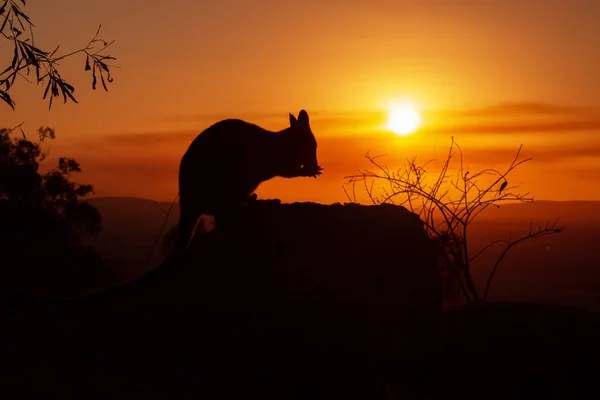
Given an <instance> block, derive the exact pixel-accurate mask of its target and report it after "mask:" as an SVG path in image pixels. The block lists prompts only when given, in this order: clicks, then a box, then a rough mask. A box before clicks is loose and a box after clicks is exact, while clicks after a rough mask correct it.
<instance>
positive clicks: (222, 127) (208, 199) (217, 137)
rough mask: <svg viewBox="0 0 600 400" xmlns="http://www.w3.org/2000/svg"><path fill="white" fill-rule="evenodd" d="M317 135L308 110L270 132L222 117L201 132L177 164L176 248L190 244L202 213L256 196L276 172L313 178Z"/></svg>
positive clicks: (237, 204) (238, 204)
mask: <svg viewBox="0 0 600 400" xmlns="http://www.w3.org/2000/svg"><path fill="white" fill-rule="evenodd" d="M321 171H322V168H321V167H320V166H319V165H318V162H317V140H316V139H315V136H314V134H313V132H312V130H311V128H310V122H309V117H308V113H307V112H306V110H301V111H300V113H299V114H298V118H297V119H296V117H295V116H294V115H292V114H291V113H290V126H289V127H287V128H285V129H283V130H281V131H277V132H275V131H269V130H266V129H264V128H262V127H260V126H258V125H256V124H253V123H250V122H246V121H243V120H240V119H225V120H222V121H219V122H216V123H215V124H213V125H211V126H210V127H208V128H207V129H205V130H204V131H202V132H201V133H200V134H199V135H198V136H197V137H196V138H195V139H194V140H193V141H192V143H191V144H190V146H189V148H188V149H187V151H186V152H185V154H184V155H183V157H182V159H181V163H180V166H179V205H180V215H179V234H178V239H177V242H176V248H177V249H181V248H188V246H189V244H190V241H191V239H192V237H193V233H194V228H195V225H196V223H197V221H198V219H199V218H200V216H201V215H202V214H205V215H212V216H213V217H214V218H215V222H216V223H217V225H218V221H219V217H220V216H222V215H223V214H227V213H229V212H233V211H234V210H236V209H239V208H240V207H242V206H243V205H244V204H245V203H246V202H247V201H249V200H253V199H256V195H253V196H251V195H252V193H253V192H254V191H255V190H256V189H257V188H258V186H259V185H260V184H261V183H262V182H265V181H267V180H269V179H271V178H274V177H276V176H280V177H284V178H295V177H314V178H316V177H317V175H320V174H321Z"/></svg>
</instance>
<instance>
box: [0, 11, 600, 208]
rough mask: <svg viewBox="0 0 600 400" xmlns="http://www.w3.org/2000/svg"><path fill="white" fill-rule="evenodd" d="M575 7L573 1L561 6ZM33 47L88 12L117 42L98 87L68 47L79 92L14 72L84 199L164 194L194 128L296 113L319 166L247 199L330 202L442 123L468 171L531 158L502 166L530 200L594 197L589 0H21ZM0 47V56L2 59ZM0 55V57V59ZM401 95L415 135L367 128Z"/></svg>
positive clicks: (433, 145) (85, 32) (594, 65)
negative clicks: (78, 168)
mask: <svg viewBox="0 0 600 400" xmlns="http://www.w3.org/2000/svg"><path fill="white" fill-rule="evenodd" d="M575 4H576V5H575ZM25 9H26V10H27V11H28V13H29V14H30V16H31V18H32V20H33V22H34V23H35V25H36V30H35V34H36V44H37V45H38V46H40V47H42V48H48V49H50V48H53V47H54V46H55V45H56V44H59V43H60V45H61V49H62V50H63V51H68V50H72V49H76V48H79V47H81V46H83V45H85V44H86V43H87V40H88V39H89V38H91V36H93V34H94V32H95V30H96V28H97V25H98V24H100V23H101V24H102V25H103V37H105V38H106V39H115V40H116V42H115V44H114V45H113V46H114V47H113V48H112V50H111V52H110V54H112V55H114V56H116V57H117V63H118V64H119V65H120V66H121V68H119V69H115V70H114V77H115V81H114V83H113V84H112V85H110V87H109V92H108V93H105V92H102V91H95V92H94V91H92V90H91V87H90V82H91V79H90V76H89V75H88V74H86V73H84V71H83V64H84V59H83V58H79V59H76V58H74V59H71V60H69V61H65V62H64V63H63V64H62V68H63V69H62V75H63V77H64V78H66V79H67V80H68V81H69V82H70V83H71V84H73V85H74V86H75V87H76V92H75V95H76V97H77V99H78V100H79V102H80V104H72V103H69V104H66V105H65V104H62V103H60V102H57V103H55V105H54V106H53V108H52V110H51V111H48V110H47V102H46V101H43V100H42V99H41V97H42V94H43V89H42V88H41V87H36V86H35V85H33V84H28V83H27V82H25V81H24V80H21V81H20V82H19V83H18V84H17V86H15V88H14V89H13V90H12V92H11V93H12V96H13V98H14V100H15V101H16V103H17V106H16V107H17V109H16V111H12V110H11V109H10V108H9V107H7V106H5V105H4V106H3V105H2V104H0V120H1V121H2V124H3V126H7V127H10V126H14V125H16V124H18V123H20V122H22V121H25V126H24V127H25V129H26V130H29V131H31V132H33V131H34V130H35V129H36V128H37V127H38V126H40V125H49V126H52V127H54V128H56V130H57V139H56V140H55V141H54V142H53V143H52V150H51V151H52V152H51V154H52V155H55V156H58V155H65V156H70V157H74V158H76V159H77V160H78V161H80V162H81V164H82V168H83V170H84V172H83V173H82V174H81V175H80V176H79V177H78V179H80V180H81V181H84V182H88V183H92V184H94V185H95V187H96V192H97V194H98V195H101V196H106V195H119V196H137V197H149V198H154V199H157V200H167V201H168V200H172V199H173V198H174V197H175V195H176V192H177V187H176V177H177V167H178V161H179V158H180V157H181V155H182V154H183V152H184V151H185V149H186V147H187V146H188V144H189V143H190V141H191V140H192V139H193V137H194V136H195V135H196V134H197V133H199V132H200V131H201V130H202V129H204V128H206V127H208V126H209V125H210V124H211V123H213V122H216V121H217V120H218V119H221V118H227V117H238V118H244V119H247V120H249V121H251V122H255V123H258V124H261V125H263V126H264V127H266V128H270V129H282V128H284V127H285V126H286V124H287V122H288V119H287V113H288V112H293V113H295V114H297V113H298V111H299V110H300V109H302V108H305V109H307V110H308V111H309V114H310V115H311V120H312V126H313V131H314V132H315V135H316V137H317V140H318V142H319V161H320V164H321V165H322V166H323V168H324V175H323V176H322V177H320V178H319V179H318V180H316V181H315V180H314V179H307V178H304V179H294V180H283V179H276V180H274V181H272V182H268V183H266V184H264V185H263V186H261V188H260V190H259V195H262V196H268V197H279V198H281V199H283V200H284V201H294V200H300V201H302V200H311V201H322V202H334V201H338V200H340V201H344V200H345V196H344V193H343V191H342V185H343V176H344V175H348V174H353V173H355V172H356V168H357V166H362V167H366V166H367V163H366V162H365V159H364V155H365V153H366V152H367V151H368V150H371V152H372V153H374V154H379V153H387V154H389V155H388V157H387V158H386V160H387V161H386V162H388V164H389V165H390V166H393V165H397V163H398V161H399V160H400V161H402V160H404V159H406V158H410V157H412V156H414V155H418V156H419V158H420V159H421V160H423V161H426V160H428V159H430V158H441V157H444V156H445V153H446V149H447V147H448V145H449V143H450V136H452V135H454V136H455V138H456V140H457V141H458V142H459V143H460V144H461V145H462V146H463V148H464V150H465V153H466V154H465V157H466V162H467V164H468V165H471V166H472V167H473V168H483V167H488V166H489V167H498V166H502V165H506V163H509V162H510V161H511V159H512V157H513V155H514V152H515V151H516V149H517V148H518V146H519V145H520V144H523V145H524V156H532V157H533V161H531V162H530V163H528V164H526V165H524V166H523V167H522V169H521V171H520V172H519V171H517V173H516V174H515V175H514V179H515V180H517V181H522V182H523V188H524V190H526V191H530V192H532V194H534V195H535V196H536V198H539V199H551V200H567V199H596V200H600V189H598V187H600V185H598V183H599V182H598V181H599V180H600V178H599V176H600V165H599V162H598V161H600V137H599V134H600V100H599V99H598V95H597V94H598V93H600V76H599V75H598V71H600V24H598V23H597V21H598V16H599V15H600V2H598V1H595V0H580V1H577V2H573V1H570V0H568V1H567V0H564V1H563V0H553V1H546V0H528V1H520V0H519V1H513V0H503V1H466V0H464V1H451V2H450V1H443V2H442V1H427V0H422V1H419V2H414V1H402V0H395V1H352V0H344V1H341V0H328V1H325V0H322V1H316V0H308V1H307V0H304V1H285V0H272V1H266V0H247V1H242V0H237V1H232V0H219V1H210V2H209V1H183V0H178V1H177V0H173V1H169V2H166V1H162V0H161V1H158V0H143V1H142V0H128V1H123V0H118V1H117V0H104V1H102V2H84V1H80V0H56V1H52V2H31V3H30V2H28V6H27V7H26V8H25ZM11 57H12V53H11V50H10V46H8V45H7V44H6V43H2V47H0V63H1V65H6V64H7V63H8V62H10V59H11ZM2 69H4V68H2ZM403 97H408V98H410V99H412V100H413V101H414V102H415V103H416V104H417V105H418V107H419V108H421V109H422V110H423V112H424V115H423V120H424V123H425V126H424V127H423V129H422V130H421V131H420V132H419V133H417V134H416V135H413V136H410V137H402V138H401V137H397V136H395V135H393V134H391V133H388V132H385V131H382V130H380V129H379V127H380V125H381V123H382V122H383V121H384V119H385V116H384V115H383V114H382V111H383V110H385V107H386V105H387V104H388V103H389V102H391V101H394V100H396V99H399V98H403Z"/></svg>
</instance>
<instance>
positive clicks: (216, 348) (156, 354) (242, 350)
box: [0, 0, 600, 399]
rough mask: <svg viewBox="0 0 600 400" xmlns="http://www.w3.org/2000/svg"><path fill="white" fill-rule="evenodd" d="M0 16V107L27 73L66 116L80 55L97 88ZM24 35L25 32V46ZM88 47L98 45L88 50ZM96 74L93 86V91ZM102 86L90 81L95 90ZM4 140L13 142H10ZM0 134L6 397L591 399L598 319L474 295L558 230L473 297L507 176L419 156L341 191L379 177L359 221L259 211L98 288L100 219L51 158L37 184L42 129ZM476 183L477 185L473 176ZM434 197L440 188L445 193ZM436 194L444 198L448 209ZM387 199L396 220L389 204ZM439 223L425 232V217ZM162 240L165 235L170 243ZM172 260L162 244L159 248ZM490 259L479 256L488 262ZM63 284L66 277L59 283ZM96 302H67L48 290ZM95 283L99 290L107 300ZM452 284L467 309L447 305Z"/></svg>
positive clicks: (102, 65)
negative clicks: (488, 216) (479, 246)
mask: <svg viewBox="0 0 600 400" xmlns="http://www.w3.org/2000/svg"><path fill="white" fill-rule="evenodd" d="M25 4H26V1H25V0H20V1H14V0H4V1H2V0H0V24H1V25H0V33H1V34H2V36H3V38H4V39H6V40H7V41H8V42H9V43H11V44H13V45H14V54H15V56H14V58H13V61H12V62H11V64H10V65H9V66H8V68H6V69H5V70H4V71H3V72H2V74H0V98H1V99H2V100H3V101H4V102H5V103H6V104H8V105H9V106H11V107H14V105H15V102H14V101H13V99H12V98H11V97H10V94H9V92H10V90H11V88H12V87H13V85H14V83H15V79H16V78H17V77H19V76H22V77H23V76H26V75H24V74H27V73H35V75H36V79H35V81H36V83H37V84H39V85H42V86H45V92H44V98H46V97H47V96H48V95H50V98H49V99H50V101H49V102H50V106H51V104H52V99H53V98H54V97H60V96H62V97H63V100H64V101H65V102H66V101H67V100H68V99H70V100H72V101H75V98H74V96H73V91H74V88H73V87H72V86H71V85H69V84H68V83H67V82H66V81H65V80H64V79H63V78H62V77H61V76H60V74H59V72H58V70H57V65H58V64H57V62H58V61H60V60H63V59H65V58H67V57H70V56H71V55H73V54H84V55H85V56H86V64H85V70H91V71H92V86H93V87H94V88H95V86H96V83H97V79H98V78H97V77H98V76H99V77H100V81H101V83H102V85H103V87H104V88H105V89H106V82H110V81H111V80H112V77H111V76H110V73H109V66H108V65H107V64H106V60H110V59H113V58H112V57H109V56H104V55H101V54H100V52H101V51H103V50H104V49H106V47H108V46H109V45H110V43H107V42H104V41H102V40H99V39H96V38H94V39H92V41H91V42H90V44H89V45H88V46H86V47H85V48H83V49H81V50H78V51H75V52H73V53H68V54H65V55H62V56H57V55H56V54H57V52H56V50H54V51H52V52H49V51H44V50H41V49H38V48H37V47H35V45H34V43H33V29H32V28H33V25H32V24H31V22H30V20H29V18H28V17H27V15H26V14H25V13H24V12H23V10H22V7H20V5H21V6H25ZM27 31H28V32H29V35H27ZM97 42H100V43H102V44H103V47H102V48H101V49H100V50H99V51H93V50H92V49H91V46H92V45H94V44H95V43H97ZM105 74H106V76H105ZM105 78H106V79H105ZM19 133H21V136H20V137H19V135H18V134H19ZM38 135H39V141H38V142H33V141H31V140H30V139H29V138H28V137H27V136H26V135H25V133H24V132H23V131H22V130H21V129H20V126H19V127H18V130H17V128H15V129H12V130H7V129H3V130H1V131H0V221H1V225H0V235H1V237H0V254H1V258H0V267H1V269H2V270H1V271H0V273H1V275H2V285H3V295H2V298H1V301H0V310H1V321H2V324H3V329H2V330H1V331H0V353H1V356H2V366H3V368H2V371H0V372H1V373H0V391H1V394H2V397H3V398H16V397H19V398H21V397H25V398H76V399H80V398H124V399H131V398H173V397H177V396H180V397H185V396H187V397H202V396H203V395H204V396H205V397H207V398H240V397H242V396H244V397H251V398H252V397H257V398H276V399H281V398H296V399H299V398H310V399H316V398H343V399H350V398H357V399H378V398H381V399H395V398H415V399H419V398H422V399H431V398H436V399H437V398H447V397H448V398H451V397H459V398H463V399H467V398H469V399H471V398H494V399H495V398H499V399H500V398H501V399H505V398H523V399H532V398H586V399H587V398H597V397H598V395H599V394H600V392H599V390H598V389H599V388H598V383H597V381H596V379H595V378H596V376H597V374H598V372H600V365H599V361H600V351H599V345H598V343H597V338H598V337H600V317H599V316H598V314H595V313H591V312H588V311H585V310H581V309H573V308H567V307H556V306H547V305H541V304H529V303H499V302H496V303H490V302H488V301H487V297H488V292H489V287H490V285H489V283H490V282H491V281H492V279H493V278H494V276H495V275H496V274H497V268H498V266H499V265H500V261H502V260H503V259H505V258H507V257H508V256H507V254H508V251H509V250H512V249H513V248H514V247H515V245H516V244H518V243H523V242H524V241H526V239H529V238H535V237H539V236H543V235H545V234H547V233H556V232H559V231H561V230H562V226H560V225H552V224H548V225H544V226H541V227H540V228H539V229H534V228H532V229H530V230H529V232H528V233H525V234H524V235H523V236H520V237H518V238H517V239H513V238H510V237H509V238H508V239H507V240H500V241H492V243H493V245H496V244H499V245H503V247H501V251H500V253H498V257H497V258H496V261H494V262H493V263H492V264H491V268H490V273H489V276H488V277H487V278H486V279H484V280H483V282H484V286H483V292H482V290H481V289H480V288H481V286H478V283H477V279H476V278H475V272H474V269H473V265H474V263H475V262H477V261H478V260H476V258H477V257H478V255H480V254H483V253H479V252H476V253H475V254H474V255H470V254H471V253H469V252H470V248H469V244H468V241H469V240H470V238H471V236H470V233H469V232H471V227H472V223H473V221H474V220H475V217H477V216H478V215H479V214H480V213H481V212H482V211H483V210H485V209H487V208H488V207H493V206H496V205H498V203H499V202H503V201H506V200H517V201H529V200H533V199H529V197H528V196H527V195H520V194H515V193H514V192H513V189H514V187H510V186H509V185H508V180H507V174H508V173H509V172H510V171H511V170H512V169H513V168H514V167H516V166H518V165H519V163H518V162H517V161H515V162H513V164H511V166H510V167H509V168H508V170H507V171H505V172H498V171H494V170H485V171H481V172H478V173H472V172H471V171H468V170H465V169H463V163H462V154H461V160H460V168H459V172H458V174H457V175H456V176H454V177H453V178H449V175H447V171H448V166H449V165H450V160H451V159H452V157H453V154H454V153H453V152H452V150H451V152H450V155H449V157H448V162H447V163H446V164H444V167H443V168H442V173H441V174H440V176H439V178H438V179H437V180H435V179H434V181H428V180H427V179H426V175H427V174H426V172H427V171H426V169H425V166H419V165H417V164H416V162H415V160H413V161H412V162H410V163H409V164H408V165H407V168H405V169H402V170H400V171H397V172H391V171H389V170H388V169H387V168H386V167H382V166H380V165H379V164H377V162H376V161H375V159H374V158H371V159H370V160H371V161H372V162H373V164H374V165H375V166H376V167H378V168H379V169H380V172H381V173H374V172H370V171H365V172H364V173H362V174H361V175H359V176H355V177H350V179H351V183H356V182H357V181H361V182H365V183H367V185H366V186H365V187H366V188H367V190H368V191H369V193H370V194H373V193H372V189H371V188H372V186H370V185H369V184H368V181H369V180H370V179H375V180H383V181H385V182H387V183H388V184H389V187H390V189H391V192H387V193H384V198H378V197H376V196H374V195H373V197H372V199H373V202H374V203H375V205H373V206H362V205H357V204H352V203H351V204H345V205H341V204H337V205H329V206H327V205H319V204H311V203H304V204H300V203H294V204H288V205H282V204H279V202H278V201H276V200H273V201H255V202H251V203H249V204H248V205H247V206H244V207H243V208H241V209H240V210H239V211H240V212H239V213H238V215H237V217H238V218H236V219H230V220H228V223H227V224H221V225H219V224H217V226H216V228H215V229H213V230H212V231H211V232H209V233H207V234H203V235H200V236H198V237H197V238H196V239H195V240H194V242H193V246H192V248H191V249H190V250H189V252H188V253H180V252H171V253H169V254H168V255H167V257H166V258H165V259H164V261H163V262H162V263H161V264H160V265H159V266H158V267H156V268H154V269H152V270H151V271H149V272H148V273H146V274H145V275H143V276H141V277H140V278H139V279H136V280H133V281H131V282H129V283H126V284H122V285H112V286H110V285H109V284H108V282H110V281H111V276H110V273H108V272H107V270H106V269H105V264H104V261H103V260H102V258H101V257H100V256H99V254H98V253H97V252H96V251H95V250H93V249H92V248H89V247H87V246H86V241H85V238H86V236H87V235H93V234H95V233H98V232H99V231H100V228H101V219H100V215H99V213H98V212H97V210H96V209H95V208H94V207H92V206H91V205H90V204H89V203H88V202H87V201H86V198H87V197H88V196H89V195H90V194H91V193H92V187H91V186H89V185H82V184H78V183H75V182H74V181H73V180H72V177H73V175H74V174H76V173H77V172H79V171H80V167H79V165H78V164H77V162H75V161H74V160H72V159H68V158H60V159H59V160H58V163H57V166H56V167H55V168H52V169H49V170H48V171H42V169H41V166H42V164H41V163H42V162H43V161H44V160H45V158H46V153H44V152H43V150H42V147H41V145H42V143H43V142H44V141H45V140H48V139H52V138H54V131H53V130H52V129H49V128H42V129H40V130H39V131H38ZM488 176H491V180H490V181H489V182H487V183H483V184H482V183H480V182H479V180H480V179H482V178H483V177H488ZM447 183H449V184H450V186H451V189H452V190H444V189H443V188H442V186H443V185H445V184H447ZM452 193H458V198H453V197H452V196H453V194H452ZM397 199H400V202H399V204H402V205H393V204H386V203H389V202H392V201H395V200H397ZM439 218H441V222H439V221H440V219H439ZM171 242H172V237H171ZM167 246H168V244H167ZM488 248H491V247H484V249H488ZM75 277H78V278H75ZM66 282H71V283H73V282H75V284H74V285H76V286H79V287H80V288H82V287H83V288H85V287H86V285H87V286H92V284H93V286H94V287H98V286H110V287H108V288H105V289H104V290H98V291H92V292H89V293H86V294H84V295H78V296H72V297H70V298H56V297H55V296H49V295H48V294H47V292H48V290H49V289H51V288H56V287H61V285H63V287H62V288H63V289H65V290H66V288H67V287H69V289H72V286H73V285H69V284H66ZM103 282H107V284H106V285H103V284H102V283H103ZM452 288H458V289H457V290H458V291H459V292H460V293H462V294H463V295H464V300H465V302H466V303H467V305H466V306H462V307H455V308H450V309H444V307H443V300H444V297H445V296H449V295H451V294H452Z"/></svg>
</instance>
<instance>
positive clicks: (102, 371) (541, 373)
mask: <svg viewBox="0 0 600 400" xmlns="http://www.w3.org/2000/svg"><path fill="white" fill-rule="evenodd" d="M2 310H3V311H2V321H3V325H4V329H2V331H1V332H0V335H1V339H2V342H1V346H2V349H1V350H2V354H1V356H2V365H3V369H4V370H3V371H2V374H0V379H1V383H2V386H1V390H2V392H3V393H6V394H11V395H13V394H15V393H16V394H20V395H23V394H27V395H37V396H39V397H44V398H48V397H56V398H59V397H60V398H124V399H131V398H178V397H180V396H181V397H184V395H185V396H187V398H190V397H191V398H201V396H202V395H206V396H207V397H206V398H242V397H243V398H277V399H286V398H307V399H316V398H340V399H348V398H361V399H378V398H381V399H386V398H390V399H391V398H446V397H449V396H450V397H454V396H459V397H461V398H482V397H483V398H528V399H531V398H552V397H553V396H554V398H590V397H589V396H590V395H593V390H597V387H596V386H595V385H597V383H596V379H595V376H596V374H597V373H598V372H600V371H599V369H598V360H599V358H598V344H597V339H598V337H600V318H599V317H598V316H597V315H596V314H593V313H590V312H586V311H581V310H575V309H562V308H552V307H548V306H542V305H535V304H492V305H488V306H480V307H471V308H462V309H455V310H450V311H445V312H443V310H442V283H441V278H440V276H439V274H438V272H437V269H436V264H435V254H434V252H433V247H432V246H431V244H430V242H429V241H428V239H427V236H426V235H425V232H424V231H423V229H422V226H421V222H420V220H419V219H418V217H417V216H415V215H414V214H411V213H409V212H407V211H406V210H405V209H404V208H402V207H394V206H359V205H345V206H342V205H332V206H325V205H319V204H312V203H294V204H285V205H280V204H278V202H276V201H256V202H254V203H253V204H252V206H250V207H247V208H246V209H244V211H243V212H242V213H241V215H240V220H238V221H237V222H235V223H234V222H229V225H226V226H223V225H221V226H220V227H217V228H216V229H215V230H213V231H212V232H210V233H209V234H207V235H205V236H203V237H201V238H199V239H198V240H196V241H195V243H194V246H193V247H192V248H191V249H190V250H189V252H188V253H187V254H185V255H183V256H182V255H180V254H178V253H172V254H171V255H170V256H169V257H168V258H167V259H166V260H165V261H164V262H163V263H162V264H161V265H160V266H159V267H158V268H156V269H155V270H153V271H152V272H150V273H149V274H147V275H145V276H143V277H142V278H140V279H138V280H136V281H134V282H132V283H129V284H126V285H123V286H121V287H118V288H113V289H108V290H106V291H101V292H97V293H94V294H91V295H88V296H83V297H80V298H77V299H73V300H60V299H55V300H51V299H41V298H16V297H13V298H11V299H5V300H4V304H3V307H2ZM9 392H10V393H9ZM257 396H259V397H257ZM540 396H541V397H540ZM584 396H585V397H584ZM3 397H5V396H3ZM592 397H593V396H592ZM13 398H14V397H13Z"/></svg>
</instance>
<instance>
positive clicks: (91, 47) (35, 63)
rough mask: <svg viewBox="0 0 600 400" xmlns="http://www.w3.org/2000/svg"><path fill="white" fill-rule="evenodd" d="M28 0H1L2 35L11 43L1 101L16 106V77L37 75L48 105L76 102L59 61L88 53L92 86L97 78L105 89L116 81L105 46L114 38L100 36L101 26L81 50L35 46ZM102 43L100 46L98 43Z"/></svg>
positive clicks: (0, 86)
mask: <svg viewBox="0 0 600 400" xmlns="http://www.w3.org/2000/svg"><path fill="white" fill-rule="evenodd" d="M26 4H27V2H26V0H0V35H1V37H2V38H4V40H6V41H7V42H9V43H11V44H12V54H13V57H12V62H11V63H10V65H8V66H7V67H6V68H5V69H4V70H3V71H2V73H0V100H2V101H3V102H4V103H6V104H8V105H9V106H10V107H11V108H13V109H14V108H15V102H14V100H13V99H12V97H11V96H10V91H11V89H12V88H13V87H14V85H15V83H16V79H17V77H21V78H23V79H25V80H27V81H30V80H29V77H30V76H31V75H32V74H35V82H36V84H37V85H39V86H42V87H43V88H44V95H43V98H44V99H46V98H48V100H49V104H48V107H49V108H51V107H52V101H53V99H54V98H55V97H59V98H60V97H62V98H63V101H64V103H66V102H67V101H68V100H71V101H73V102H75V103H77V100H76V98H75V96H74V94H73V93H74V92H75V88H74V87H73V86H72V85H71V84H69V83H68V82H67V81H66V80H65V79H64V78H63V77H62V76H61V74H60V72H59V68H58V67H59V65H60V62H61V61H63V60H65V59H67V58H70V57H72V56H75V55H83V56H85V66H84V70H85V71H91V74H92V89H94V90H96V86H97V84H98V79H99V80H100V83H101V84H102V87H103V88H104V90H105V91H108V86H107V83H110V82H112V81H113V77H112V74H111V70H110V68H112V67H115V66H114V65H109V64H108V62H110V61H111V60H115V57H112V56H110V55H107V54H105V51H106V49H107V48H108V47H109V46H111V45H112V44H113V42H114V41H111V42H107V41H106V40H104V39H101V38H99V37H98V35H99V34H100V28H101V26H99V27H98V30H97V32H96V35H95V36H94V37H93V38H92V39H91V40H90V41H89V43H88V44H87V45H86V46H85V47H83V48H81V49H78V50H75V51H71V52H68V53H64V54H59V53H58V49H59V46H56V48H54V49H53V50H44V49H40V48H39V47H37V46H36V45H35V40H34V39H35V38H34V34H33V31H34V25H33V23H32V22H31V19H30V18H29V16H28V15H27V14H26V13H25V12H24V7H25V6H26ZM98 44H100V46H99V48H97V47H96V46H97V45H98ZM30 82H31V81H30Z"/></svg>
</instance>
